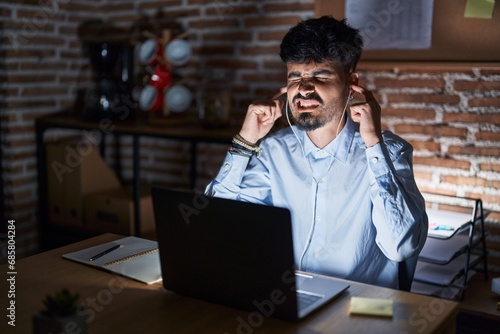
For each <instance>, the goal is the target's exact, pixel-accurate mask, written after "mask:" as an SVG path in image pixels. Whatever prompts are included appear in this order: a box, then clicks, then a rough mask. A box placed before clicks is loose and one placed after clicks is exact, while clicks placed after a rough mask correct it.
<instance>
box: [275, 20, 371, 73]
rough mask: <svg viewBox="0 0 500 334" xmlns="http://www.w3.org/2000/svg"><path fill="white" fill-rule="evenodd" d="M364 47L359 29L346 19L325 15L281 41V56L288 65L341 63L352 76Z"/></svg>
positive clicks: (310, 21)
mask: <svg viewBox="0 0 500 334" xmlns="http://www.w3.org/2000/svg"><path fill="white" fill-rule="evenodd" d="M362 48H363V38H362V37H361V35H360V34H359V30H358V29H355V28H352V27H350V26H349V25H348V24H347V23H346V20H345V19H343V20H341V21H339V20H336V19H334V18H333V17H331V16H323V17H320V18H314V19H308V20H304V21H301V22H299V23H298V24H297V25H296V26H294V27H292V28H291V29H290V30H289V31H288V33H287V34H286V35H285V37H284V38H283V40H282V41H281V45H280V57H281V59H282V60H283V61H284V62H285V63H308V62H311V61H312V62H317V63H321V62H324V61H337V62H340V63H341V64H342V65H343V66H344V69H345V71H346V73H349V72H351V71H354V70H355V69H356V65H357V63H358V61H359V57H360V56H361V50H362Z"/></svg>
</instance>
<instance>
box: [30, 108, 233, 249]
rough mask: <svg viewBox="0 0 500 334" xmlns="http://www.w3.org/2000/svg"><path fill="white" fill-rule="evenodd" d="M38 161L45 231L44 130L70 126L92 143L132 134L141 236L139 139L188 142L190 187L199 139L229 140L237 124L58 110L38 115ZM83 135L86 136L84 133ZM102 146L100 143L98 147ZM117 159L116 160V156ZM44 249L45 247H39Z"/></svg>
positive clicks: (136, 212)
mask: <svg viewBox="0 0 500 334" xmlns="http://www.w3.org/2000/svg"><path fill="white" fill-rule="evenodd" d="M35 128H36V144H37V162H38V194H39V196H38V200H39V205H38V207H39V221H40V225H41V226H42V230H47V229H48V228H49V226H50V222H49V219H48V212H47V205H48V204H47V170H46V158H47V157H46V152H45V141H44V135H45V132H46V131H47V130H49V129H73V130H81V131H82V136H83V137H85V140H87V141H91V142H92V143H95V141H96V138H101V139H100V141H99V142H100V143H102V142H104V140H103V138H104V136H106V135H118V136H121V135H126V136H131V137H132V166H133V167H132V168H133V171H132V172H133V173H132V176H133V190H134V191H133V194H134V196H133V197H134V221H135V222H136V224H135V235H137V236H141V229H140V217H141V215H140V211H139V210H140V205H139V203H140V198H141V197H140V138H141V137H155V138H163V139H172V140H179V141H184V142H189V144H190V166H189V168H190V169H189V173H190V174H189V175H190V188H194V187H195V186H196V175H197V171H196V167H197V154H196V150H197V144H198V143H199V142H208V143H227V144H228V145H229V143H230V142H231V138H232V136H233V135H234V134H236V133H237V132H238V131H239V130H240V127H239V126H237V127H234V126H233V127H228V128H223V129H207V128H204V127H203V126H202V125H201V122H199V121H193V120H191V121H189V120H185V121H183V120H175V119H172V123H171V124H169V123H168V122H167V121H162V122H157V123H155V122H153V121H148V120H146V119H141V118H137V119H135V120H111V119H103V120H102V121H89V120H84V119H82V118H81V116H79V115H73V114H71V113H70V112H69V111H67V112H59V113H55V114H51V115H47V116H43V117H40V118H37V119H36V120H35ZM84 134H85V135H84ZM101 147H103V146H101ZM118 160H119V159H118ZM42 246H43V245H42ZM42 249H45V247H42Z"/></svg>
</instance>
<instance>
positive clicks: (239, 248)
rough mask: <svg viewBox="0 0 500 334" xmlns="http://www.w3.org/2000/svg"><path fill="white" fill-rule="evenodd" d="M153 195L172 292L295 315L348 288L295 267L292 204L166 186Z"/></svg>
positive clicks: (290, 317) (162, 256)
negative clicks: (208, 194)
mask: <svg viewBox="0 0 500 334" xmlns="http://www.w3.org/2000/svg"><path fill="white" fill-rule="evenodd" d="M152 198H153V209H154V215H155V223H156V232H157V237H158V243H159V248H160V262H161V268H162V276H163V286H164V288H165V289H167V290H170V291H174V292H176V293H180V294H183V295H187V296H190V297H194V298H198V299H203V300H206V301H209V302H213V303H218V304H223V305H227V306H232V307H236V308H240V309H245V310H249V311H254V312H259V313H260V314H261V315H263V316H265V317H268V316H274V317H278V318H283V319H288V320H296V319H301V318H303V317H305V316H307V315H309V314H310V313H311V312H313V311H314V310H316V309H318V308H319V307H320V306H322V305H324V304H326V303H327V302H329V301H330V300H332V299H333V298H335V297H336V296H338V295H339V294H341V292H343V291H344V290H346V289H347V288H348V287H349V284H348V283H346V282H344V281H340V280H336V279H332V278H328V277H324V276H320V275H316V274H312V273H306V272H299V273H297V272H296V270H295V268H294V255H293V242H292V227H291V219H290V212H289V210H287V209H284V208H277V207H272V206H265V205H259V204H252V203H246V202H240V201H233V200H228V199H221V198H214V197H205V196H204V195H203V194H200V193H195V192H186V191H176V190H172V189H164V188H153V189H152ZM299 295H300V296H305V297H306V298H305V299H306V300H305V301H304V300H303V299H302V297H299Z"/></svg>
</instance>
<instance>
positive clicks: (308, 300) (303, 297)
mask: <svg viewBox="0 0 500 334" xmlns="http://www.w3.org/2000/svg"><path fill="white" fill-rule="evenodd" d="M321 298H323V296H319V295H312V294H310V293H305V292H301V291H297V304H298V307H299V310H301V309H304V307H307V306H309V305H311V304H313V303H314V302H316V301H318V300H319V299H321Z"/></svg>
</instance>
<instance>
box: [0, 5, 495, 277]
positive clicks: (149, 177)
mask: <svg viewBox="0 0 500 334" xmlns="http://www.w3.org/2000/svg"><path fill="white" fill-rule="evenodd" d="M0 10H1V11H2V15H3V17H4V18H5V20H4V22H3V23H1V24H2V25H3V27H2V28H3V31H4V32H5V36H6V37H3V40H2V42H3V43H2V45H4V46H2V48H0V52H2V64H1V67H0V80H1V82H3V83H5V84H4V85H2V86H0V94H1V96H2V98H1V99H0V104H1V110H2V114H1V121H2V128H1V129H2V137H1V145H2V152H3V157H2V167H3V174H2V178H3V180H4V182H5V183H6V186H5V188H4V193H5V194H4V195H5V207H6V209H5V213H4V215H5V217H6V219H7V218H8V219H15V220H16V223H17V231H18V238H17V241H18V245H19V246H20V247H21V248H20V250H19V256H22V254H28V253H31V252H34V251H36V249H37V242H36V240H37V231H36V227H37V217H36V214H37V180H36V177H37V169H36V167H37V166H36V158H35V138H34V127H33V124H34V123H33V122H34V119H35V118H36V117H39V116H41V115H45V114H48V113H52V112H55V111H58V110H61V109H62V108H64V107H68V106H71V105H72V104H73V102H74V101H75V98H76V94H77V91H78V89H81V88H85V87H87V86H88V84H89V82H90V77H91V76H90V72H89V66H88V60H87V59H86V58H85V57H84V56H83V55H82V49H81V42H80V40H79V38H78V34H77V31H78V26H79V24H80V23H82V22H85V21H87V20H90V19H95V18H101V19H105V20H106V21H107V22H109V23H112V24H114V25H116V26H118V27H121V28H123V29H129V30H130V29H132V28H133V27H144V26H148V29H151V30H154V31H155V32H158V31H160V30H161V28H165V27H169V26H171V25H172V24H174V25H177V26H180V27H182V29H183V30H185V31H189V32H190V33H191V34H190V36H189V41H190V43H191V45H192V47H193V52H194V55H193V59H192V60H191V61H190V63H189V64H188V65H186V66H184V67H183V68H181V69H179V70H178V72H179V74H181V75H184V76H197V75H198V73H199V72H200V69H204V68H213V67H220V68H227V69H229V70H230V71H231V73H232V74H233V81H232V85H231V93H232V96H233V102H234V108H233V110H232V116H233V121H234V122H238V121H240V120H241V117H242V115H243V113H244V112H245V109H246V105H247V104H248V102H250V101H251V100H253V99H255V98H260V97H263V96H269V95H272V94H273V93H274V92H275V91H276V90H277V89H278V88H279V87H281V86H282V85H283V84H284V82H285V72H284V67H283V64H282V63H281V61H280V59H279V57H278V56H277V52H278V47H279V42H280V39H281V38H282V36H283V35H284V34H285V33H286V31H287V30H288V29H289V27H290V26H291V25H293V24H295V23H296V22H297V21H298V20H300V19H301V18H306V17H311V16H313V15H314V1H313V0H306V1H300V2H298V1H292V0H290V1H241V0H214V1H204V0H172V1H132V0H127V1H120V2H119V3H117V2H114V1H107V0H102V1H83V0H80V1H68V0H59V1H57V0H51V1H49V0H40V1H37V0H31V1H23V2H22V3H21V4H18V2H17V1H3V2H2V3H1V4H0ZM140 70H141V69H140V67H138V71H140ZM359 70H360V77H361V84H362V85H364V86H366V87H367V88H369V89H371V90H372V91H373V92H374V93H375V94H376V96H377V98H378V100H379V102H380V104H381V105H382V107H383V124H384V128H385V129H389V130H392V131H394V132H396V133H398V134H400V135H401V136H402V137H404V138H405V139H407V140H409V141H410V142H411V143H412V144H413V146H414V148H415V153H414V162H415V175H416V178H417V181H418V184H419V187H420V188H421V190H423V191H426V192H432V193H438V194H446V195H452V196H473V197H480V198H482V199H483V201H484V205H485V208H486V209H488V210H491V211H492V213H491V214H490V216H489V218H488V230H489V232H490V236H489V237H488V247H489V251H490V259H491V260H490V263H491V267H492V268H493V269H494V270H496V271H500V186H499V183H500V135H499V133H500V131H499V130H500V124H499V123H500V117H499V114H500V108H499V106H500V66H498V64H497V66H485V65H481V64H471V65H464V64H461V65H449V64H427V65H425V64H416V65H402V64H388V65H387V64H386V65H374V64H368V63H366V64H364V63H361V64H360V67H359ZM195 86H196V81H191V82H190V87H191V88H192V89H193V90H194V89H195ZM194 109H195V108H194V106H193V111H192V112H195V111H194ZM142 145H143V149H142V157H141V166H142V177H143V179H144V180H146V181H148V182H163V183H167V184H177V185H179V184H180V185H185V184H187V177H188V176H187V172H186V167H185V166H186V162H187V161H188V159H189V156H188V148H187V147H186V145H185V144H179V143H176V142H171V141H159V140H144V141H143V143H142ZM130 146H131V144H130V139H128V138H125V139H124V140H123V147H122V150H123V151H122V157H123V162H122V165H123V174H124V175H125V177H126V178H130V175H131V172H130V166H131V163H130V156H131V155H130ZM225 149H226V147H225V145H208V144H206V145H200V147H199V149H198V153H199V167H200V170H202V172H200V175H199V176H200V178H199V183H198V188H200V189H203V187H204V186H205V185H206V184H207V182H208V181H209V180H210V179H211V178H212V177H213V176H214V175H215V174H216V173H217V171H218V167H219V164H220V162H221V159H222V158H223V156H224V153H225ZM114 156H115V155H114V153H113V151H112V150H111V153H110V154H109V156H108V159H109V161H110V162H112V161H113V160H114Z"/></svg>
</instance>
